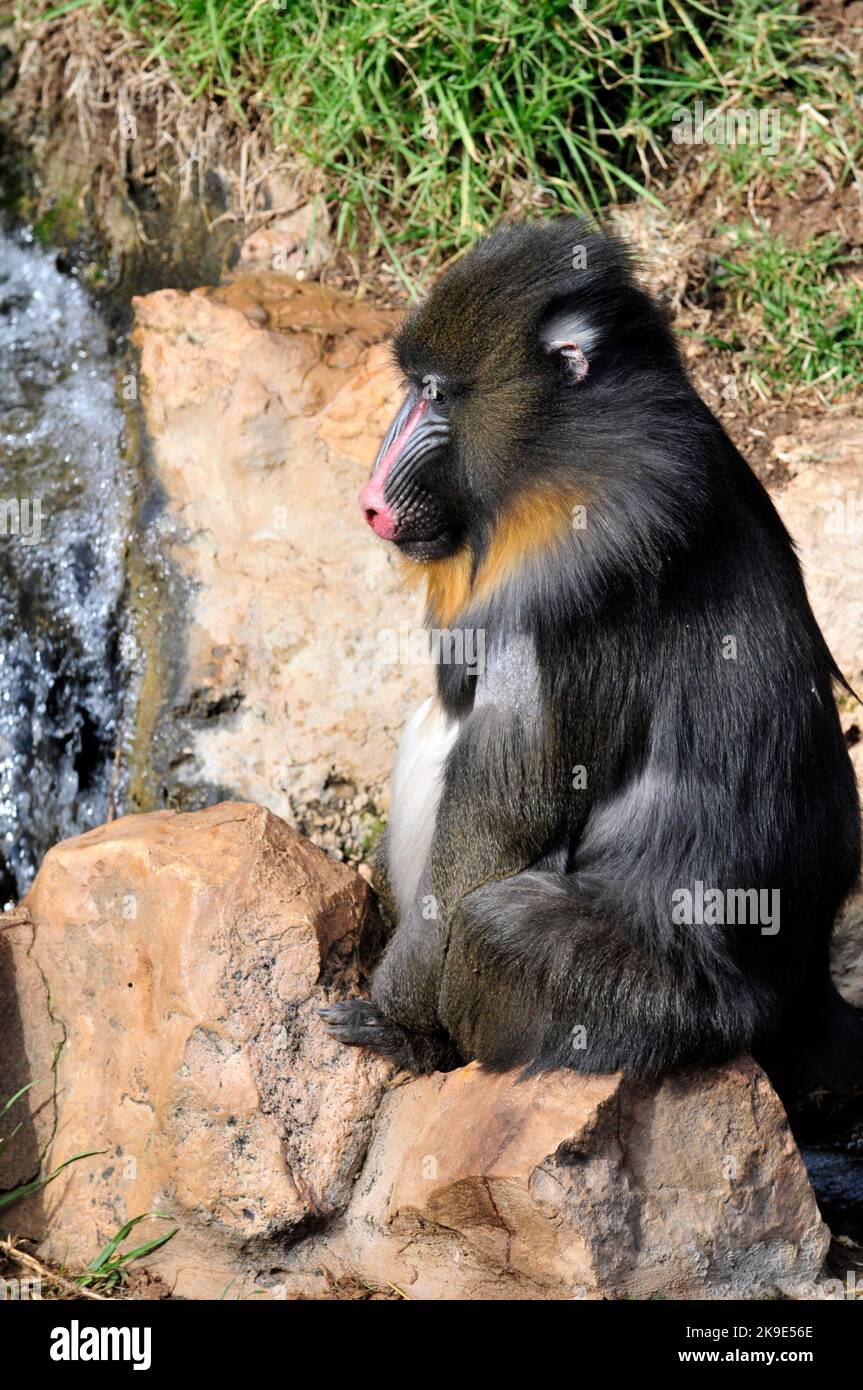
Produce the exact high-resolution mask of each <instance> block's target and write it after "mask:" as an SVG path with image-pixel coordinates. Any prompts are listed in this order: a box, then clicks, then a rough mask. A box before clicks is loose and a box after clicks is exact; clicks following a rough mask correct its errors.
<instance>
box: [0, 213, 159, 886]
mask: <svg viewBox="0 0 863 1390" xmlns="http://www.w3.org/2000/svg"><path fill="white" fill-rule="evenodd" d="M117 352H118V345H117V344H116V343H115V342H113V341H112V338H111V335H110V333H109V331H108V330H107V328H106V326H105V323H104V322H103V320H102V319H101V317H100V315H99V314H98V312H97V311H96V310H95V308H94V307H93V305H92V303H91V302H90V300H89V298H88V296H87V294H86V292H85V290H84V289H83V288H82V286H81V285H80V284H79V283H78V281H77V280H76V279H75V277H74V275H72V274H64V273H63V272H62V271H61V270H60V269H58V267H57V264H56V253H51V252H49V251H47V250H45V249H43V248H42V247H41V246H40V245H38V243H35V242H34V241H33V239H32V237H31V236H30V235H29V234H27V233H26V232H25V233H18V234H15V235H12V234H6V233H3V232H0V889H2V894H3V898H2V901H4V902H5V901H6V900H7V899H11V898H16V897H18V896H20V895H21V894H22V893H23V892H24V891H26V889H27V887H28V886H29V884H30V882H31V880H32V878H33V875H34V873H35V871H36V870H37V868H38V867H39V862H40V860H41V858H42V856H43V854H44V853H45V851H46V850H47V849H48V848H49V847H50V846H51V845H52V844H53V843H55V842H56V841H57V840H61V839H64V838H66V837H68V836H70V835H75V834H78V833H80V832H81V831H83V830H87V829H89V828H90V827H92V826H94V825H98V824H99V823H100V822H101V821H103V820H105V818H106V815H108V814H109V807H110V806H111V805H112V803H114V802H116V800H117V799H118V798H119V796H120V794H121V791H122V789H121V787H119V786H116V785H115V782H116V780H117V779H116V778H115V774H114V769H115V766H117V765H118V764H117V762H116V752H117V746H118V737H119V725H120V718H121V709H122V692H123V686H124V680H123V662H124V654H125V653H124V639H123V637H122V611H123V603H124V589H125V565H124V556H125V547H126V542H127V537H128V533H129V530H130V517H131V508H132V488H133V479H132V474H131V470H130V468H129V466H128V465H127V463H126V461H125V459H124V457H123V414H122V411H121V409H120V408H119V405H118V402H117V392H116V386H115V375H116V370H117V362H118V357H117Z"/></svg>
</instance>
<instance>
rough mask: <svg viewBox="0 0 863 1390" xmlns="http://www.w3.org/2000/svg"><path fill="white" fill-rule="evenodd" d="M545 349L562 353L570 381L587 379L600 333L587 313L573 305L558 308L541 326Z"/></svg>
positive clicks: (558, 353)
mask: <svg viewBox="0 0 863 1390" xmlns="http://www.w3.org/2000/svg"><path fill="white" fill-rule="evenodd" d="M539 336H540V341H541V343H542V345H543V347H544V348H545V350H546V352H554V353H557V355H558V356H559V357H560V359H561V361H562V363H563V367H564V371H565V373H566V377H567V379H568V380H569V381H572V382H577V381H584V378H585V377H586V376H587V374H588V372H589V371H590V358H591V356H592V354H593V349H594V347H595V346H596V343H597V340H598V338H599V334H598V333H597V332H596V329H595V328H593V327H592V326H591V324H590V320H589V319H587V318H585V316H584V314H579V313H578V312H577V311H576V310H574V309H558V310H556V311H555V312H554V313H552V314H551V316H550V317H549V319H548V320H547V321H546V323H545V324H544V326H543V327H542V329H541V330H540V335H539Z"/></svg>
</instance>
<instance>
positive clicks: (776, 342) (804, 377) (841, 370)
mask: <svg viewBox="0 0 863 1390" xmlns="http://www.w3.org/2000/svg"><path fill="white" fill-rule="evenodd" d="M734 243H735V249H734V251H733V253H732V254H731V255H729V256H728V257H723V258H720V259H719V261H718V263H717V268H716V272H715V277H714V278H715V285H716V287H717V288H718V289H719V290H720V291H721V292H722V293H723V294H724V296H725V298H726V304H728V305H729V306H730V307H732V308H733V309H734V310H735V311H736V313H737V314H739V315H742V316H744V322H745V323H746V325H747V326H746V329H745V330H744V331H743V333H742V335H741V340H740V341H735V342H732V343H725V344H723V346H726V347H730V348H732V349H734V350H735V351H736V352H737V353H738V354H739V357H740V362H741V366H742V368H743V369H744V371H748V372H749V374H750V377H751V378H752V379H753V380H754V382H755V384H756V386H758V387H760V388H761V393H762V394H765V390H764V388H765V386H766V382H767V381H769V382H770V384H771V387H772V390H773V391H776V390H777V389H781V390H784V391H785V392H787V393H789V394H793V393H794V391H795V390H796V389H797V387H798V386H799V384H800V383H805V384H807V385H809V386H816V387H818V388H819V389H820V390H821V392H822V394H823V395H824V396H825V397H827V396H836V395H839V394H841V393H842V392H843V391H847V390H849V389H851V388H853V387H859V386H860V385H861V384H863V287H861V285H860V284H859V283H857V282H856V281H855V280H852V279H851V278H850V276H849V274H848V272H849V258H848V257H847V256H846V255H844V254H843V253H842V251H841V246H840V239H839V237H838V236H832V235H831V236H822V237H814V238H811V239H810V240H809V241H807V242H806V243H805V244H804V245H803V246H800V247H792V246H789V245H788V244H787V243H786V242H785V240H783V239H782V238H781V237H773V236H770V235H769V234H768V233H767V232H766V231H765V230H764V229H763V228H760V227H758V228H753V227H752V225H751V224H749V225H747V226H744V227H742V228H739V229H737V230H736V232H735V234H734ZM753 318H754V320H755V322H756V323H757V324H758V328H757V329H756V331H755V333H754V334H753V333H752V331H751V330H750V328H749V325H750V324H751V322H752V320H753ZM743 339H745V342H744V341H743ZM765 378H766V381H765Z"/></svg>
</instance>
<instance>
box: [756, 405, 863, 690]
mask: <svg viewBox="0 0 863 1390" xmlns="http://www.w3.org/2000/svg"><path fill="white" fill-rule="evenodd" d="M773 447H774V452H775V453H776V455H777V457H778V458H780V459H781V460H782V461H783V462H784V463H786V464H787V465H788V467H789V469H790V470H791V471H792V473H793V474H794V476H793V477H792V478H791V480H790V481H789V482H788V483H787V484H786V486H784V487H782V488H780V489H777V490H776V491H774V492H773V494H772V496H773V501H774V503H775V504H776V507H777V509H778V511H779V514H780V516H781V517H782V520H783V521H784V522H785V525H786V526H787V527H788V530H789V531H790V532H791V535H792V537H793V539H794V541H795V544H796V545H797V549H798V553H799V555H800V561H801V564H802V566H803V574H804V577H805V579H806V587H807V589H808V591H809V598H810V600H811V603H812V608H813V611H814V613H815V616H816V618H817V619H818V622H819V623H820V624H821V628H822V630H823V632H824V636H825V637H826V639H827V643H828V645H829V647H830V649H831V651H832V652H833V655H834V657H835V658H836V661H837V663H838V665H839V668H840V670H841V671H842V672H843V673H844V675H845V676H846V677H847V679H848V680H849V681H850V682H851V685H852V686H854V687H855V688H856V689H859V688H860V685H861V683H863V632H861V625H860V614H861V608H863V419H855V418H854V417H851V416H842V417H840V418H838V419H836V420H831V419H830V418H827V419H823V418H822V419H819V420H812V421H807V420H802V421H801V422H800V424H799V427H798V429H797V431H796V432H795V434H794V435H792V436H779V437H778V438H777V439H775V440H774V445H773ZM858 717H859V707H858Z"/></svg>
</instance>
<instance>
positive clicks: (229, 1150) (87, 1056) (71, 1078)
mask: <svg viewBox="0 0 863 1390" xmlns="http://www.w3.org/2000/svg"><path fill="white" fill-rule="evenodd" d="M27 908H28V910H29V913H30V915H31V918H32V922H33V924H34V928H35V937H34V944H33V947H32V952H31V958H32V961H33V964H34V967H35V973H33V972H31V973H30V974H29V975H24V976H21V977H19V982H18V984H19V1010H20V1017H21V1026H20V1029H19V1033H20V1035H21V1037H22V1041H23V1044H24V1051H25V1053H26V1055H27V1057H28V1059H29V1063H30V1068H31V1072H32V1075H35V1076H41V1077H46V1076H50V1073H51V1062H52V1052H51V1047H52V1045H53V1041H54V1038H55V1034H56V1030H57V1029H58V1028H59V1030H60V1034H61V1037H62V1039H63V1041H62V1047H61V1048H60V1051H59V1058H58V1060H57V1070H56V1102H55V1103H56V1134H55V1136H54V1138H53V1142H52V1143H51V1145H50V1149H49V1153H48V1156H47V1162H48V1164H49V1165H50V1166H54V1165H56V1164H57V1163H59V1162H61V1161H63V1160H64V1159H66V1158H68V1157H70V1156H71V1155H72V1154H75V1153H82V1152H86V1151H90V1150H94V1149H96V1150H102V1151H103V1155H102V1156H100V1157H99V1158H98V1159H87V1160H84V1161H83V1162H81V1163H77V1164H73V1165H72V1167H70V1168H69V1169H67V1170H66V1172H65V1173H64V1174H63V1175H62V1177H61V1178H59V1179H58V1180H57V1181H56V1182H55V1183H53V1184H52V1185H51V1186H49V1187H48V1188H46V1189H45V1191H44V1194H43V1195H42V1197H41V1198H40V1199H39V1200H38V1201H32V1200H31V1201H30V1202H29V1203H28V1204H26V1205H24V1204H19V1205H18V1206H16V1207H15V1209H14V1211H15V1216H14V1220H15V1227H16V1230H17V1231H18V1232H19V1233H26V1234H36V1235H39V1234H41V1233H43V1232H44V1233H45V1243H44V1245H43V1251H44V1253H45V1254H46V1255H48V1256H49V1257H53V1258H57V1259H60V1258H65V1257H66V1255H67V1252H70V1251H75V1252H76V1253H77V1255H78V1257H79V1259H80V1261H81V1262H82V1263H83V1262H85V1261H86V1260H89V1259H92V1257H93V1255H95V1253H96V1252H97V1251H98V1250H99V1249H100V1248H101V1246H102V1245H103V1244H104V1243H105V1242H106V1241H107V1240H108V1239H109V1238H110V1237H111V1236H112V1235H113V1234H114V1232H115V1231H116V1230H117V1229H118V1228H119V1227H120V1226H121V1225H122V1224H123V1222H125V1221H127V1220H128V1219H129V1218H131V1217H134V1216H138V1215H140V1214H141V1213H142V1212H148V1211H151V1212H152V1211H156V1212H162V1211H165V1212H168V1213H170V1216H171V1218H172V1220H173V1221H176V1223H177V1224H178V1225H179V1226H180V1233H179V1234H178V1236H176V1237H175V1238H174V1242H172V1251H171V1266H170V1267H171V1269H172V1279H173V1277H176V1278H177V1279H178V1281H179V1282H178V1285H177V1289H178V1292H179V1293H187V1294H199V1295H200V1294H204V1293H206V1294H209V1295H210V1296H218V1295H219V1293H221V1291H222V1290H223V1289H224V1287H225V1285H226V1283H227V1282H228V1280H230V1279H232V1278H233V1279H236V1280H237V1281H238V1285H237V1287H238V1288H239V1287H242V1285H243V1281H244V1276H245V1270H246V1268H247V1266H248V1263H249V1261H250V1260H252V1259H253V1258H254V1256H253V1253H252V1252H253V1251H254V1250H255V1248H256V1246H258V1247H261V1248H263V1247H266V1249H267V1252H268V1253H267V1259H269V1258H270V1257H271V1253H272V1250H273V1249H280V1248H282V1247H283V1246H285V1245H287V1244H289V1243H290V1242H291V1241H293V1240H296V1239H297V1238H298V1236H299V1235H300V1234H301V1233H302V1232H303V1231H304V1230H305V1229H307V1228H308V1227H310V1226H314V1225H316V1224H319V1223H321V1222H323V1221H326V1220H327V1219H328V1218H330V1217H332V1216H333V1215H334V1214H335V1213H336V1212H338V1211H340V1210H341V1209H342V1208H343V1207H344V1206H345V1205H346V1204H347V1201H348V1199H349V1197H350V1195H351V1191H352V1185H353V1179H354V1176H355V1174H356V1172H357V1171H358V1169H359V1167H360V1164H361V1162H362V1158H363V1155H364V1152H365V1147H366V1144H367V1142H368V1138H369V1133H370V1128H371V1121H372V1116H373V1114H374V1112H375V1109H376V1106H377V1103H378V1100H379V1098H380V1095H381V1092H382V1088H383V1086H384V1083H385V1081H386V1079H387V1077H388V1076H389V1074H390V1069H389V1068H388V1066H387V1065H386V1064H385V1063H383V1062H382V1061H380V1060H379V1059H376V1058H374V1057H372V1056H371V1055H369V1054H365V1053H362V1052H359V1051H356V1050H349V1049H345V1048H340V1047H339V1046H338V1045H337V1044H336V1043H334V1042H332V1041H331V1040H330V1039H329V1038H328V1037H327V1035H326V1034H325V1032H324V1031H323V1028H322V1027H321V1026H320V1024H319V1022H318V1020H317V1015H316V1013H315V1009H316V1007H317V1006H318V1005H321V1004H323V1003H324V1002H326V1001H327V1000H329V999H330V998H331V997H335V995H334V994H333V991H334V990H335V991H337V994H338V996H342V995H343V994H344V993H345V991H348V992H350V991H351V990H352V989H354V988H355V987H356V985H357V984H358V983H359V981H360V980H361V978H362V974H363V959H364V954H363V953H364V951H366V950H367V949H368V948H369V947H370V945H371V943H372V941H373V939H374V934H375V931H376V930H377V929H378V927H377V918H376V914H375V912H374V909H373V906H372V900H371V894H370V891H369V889H368V886H367V885H366V884H365V883H364V882H363V880H362V879H360V878H359V876H358V875H356V874H354V873H352V872H351V871H350V870H347V869H345V868H343V867H341V866H340V865H337V864H333V863H331V862H330V861H329V860H328V859H326V857H325V856H324V855H323V854H321V853H320V851H318V850H316V849H314V848H313V847H312V846H311V845H310V844H308V842H306V841H305V840H303V839H302V838H301V837H300V836H299V835H297V834H296V833H295V832H294V831H293V830H291V829H290V828H289V827H288V826H287V825H285V824H284V823H283V822H281V821H279V820H278V819H277V818H276V817H275V816H273V815H271V814H270V813H269V812H268V811H266V810H264V809H262V808H259V807H253V806H245V805H234V804H228V805H221V806H216V807H213V808H211V809H210V810H207V811H203V812H200V813H197V814H192V815H177V814H176V813H174V812H170V811H164V812H158V813H155V814H153V815H149V816H130V817H126V818H125V819H123V820H118V821H115V822H114V823H112V824H111V825H107V826H103V827H101V828H100V829H98V830H94V831H91V832H89V833H88V834H86V835H83V836H81V837H80V838H78V839H74V840H68V841H66V842H64V843H63V844H60V845H57V846H56V847H55V848H54V849H53V850H51V851H50V853H49V854H48V855H47V857H46V859H45V861H44V863H43V865H42V868H41V870H40V872H39V875H38V877H37V879H36V882H35V883H34V885H33V888H32V890H31V892H30V894H29V896H28V899H27ZM22 930H23V928H22ZM43 977H44V978H43ZM46 991H47V994H46ZM48 995H49V996H50V1011H49V1007H48ZM6 1062H7V1058H6V1056H5V1055H4V1059H3V1063H4V1066H3V1070H4V1077H3V1081H2V1086H0V1094H3V1095H5V1094H6V1093H7V1091H8V1082H7V1081H6V1079H5V1072H6ZM19 1079H20V1072H19V1073H18V1074H16V1075H15V1076H14V1080H15V1081H18V1080H19ZM40 1103H42V1104H44V1098H42V1100H41V1102H40ZM16 1146H17V1139H16V1141H15V1142H14V1144H13V1145H12V1146H11V1147H12V1148H14V1147H16ZM160 1229H162V1228H160Z"/></svg>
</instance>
